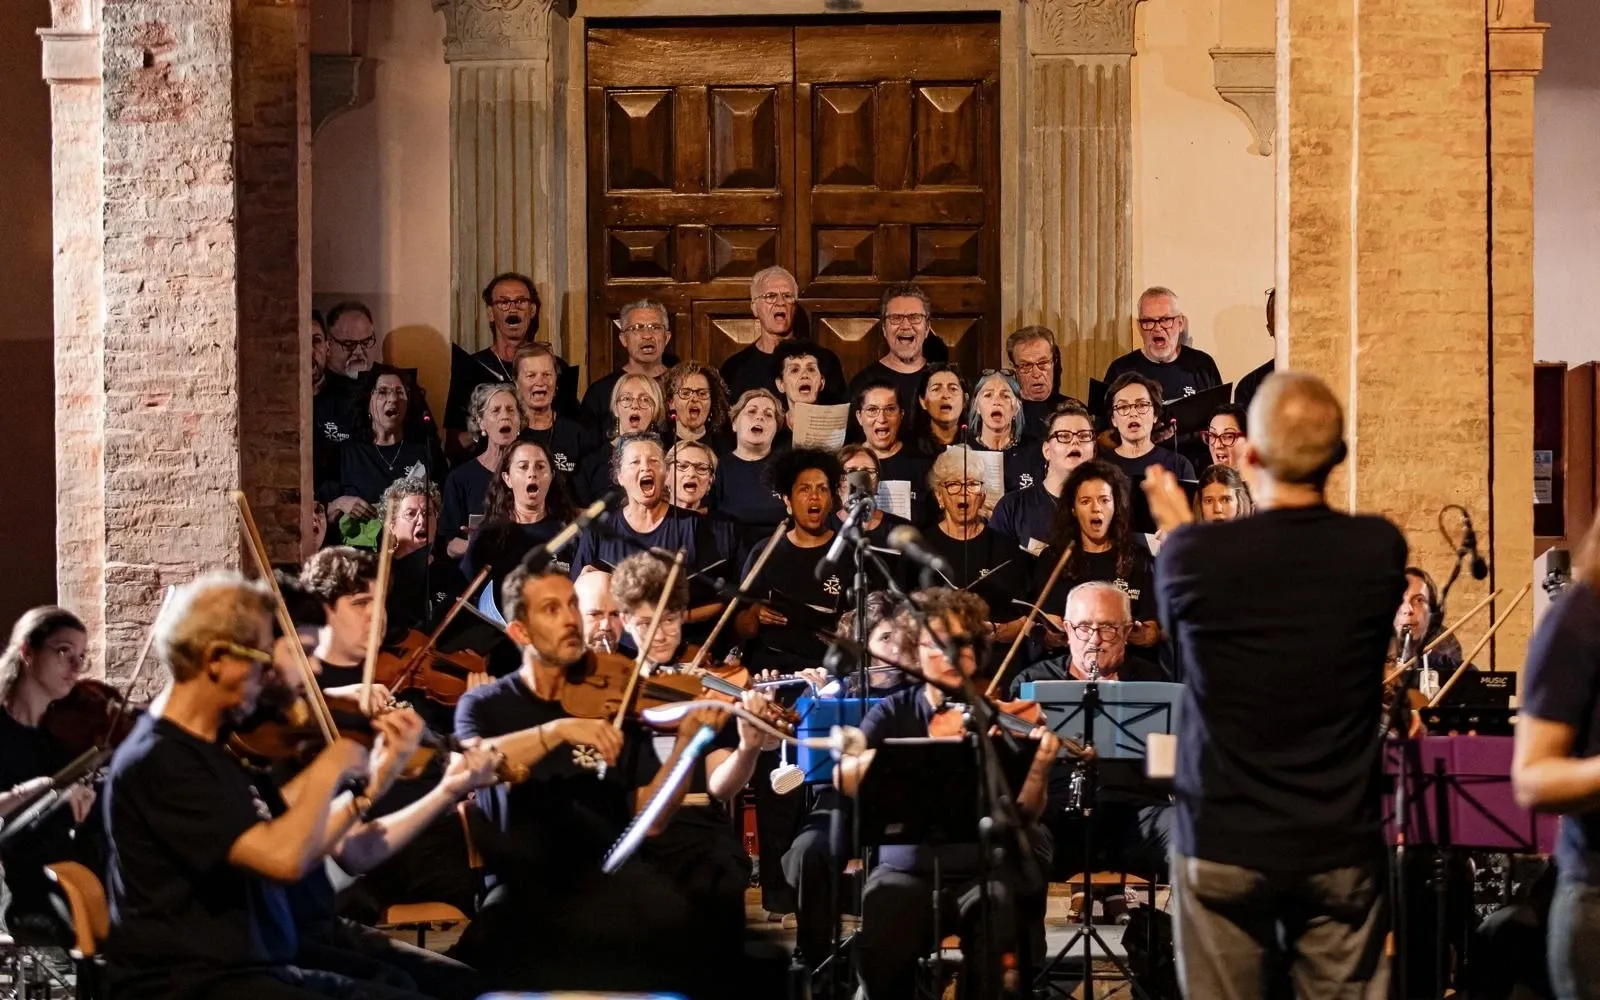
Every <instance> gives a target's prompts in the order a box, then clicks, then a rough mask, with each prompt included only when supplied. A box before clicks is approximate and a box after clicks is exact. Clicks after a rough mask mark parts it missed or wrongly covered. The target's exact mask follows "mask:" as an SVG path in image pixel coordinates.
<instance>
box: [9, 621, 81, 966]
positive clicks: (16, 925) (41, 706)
mask: <svg viewBox="0 0 1600 1000" xmlns="http://www.w3.org/2000/svg"><path fill="white" fill-rule="evenodd" d="M87 642H88V633H87V632H86V631H85V629H84V627H83V622H81V621H79V620H78V616H77V615H74V614H73V613H72V612H70V611H68V610H67V609H65V608H57V607H39V608H33V609H31V610H29V611H28V612H26V613H25V614H23V616H22V617H21V618H18V619H17V623H16V625H15V626H13V627H12V629H11V641H10V642H8V643H7V644H6V648H5V652H4V653H3V654H0V706H3V707H4V711H0V789H3V790H0V818H3V819H5V820H6V821H11V820H12V819H14V818H15V816H16V815H17V814H18V813H19V812H20V811H21V810H23V809H25V808H26V807H27V805H28V803H29V802H30V801H31V800H32V798H33V796H34V795H35V794H36V793H38V792H41V791H43V790H45V789H47V788H48V787H49V786H50V776H51V775H52V774H54V773H55V772H56V771H59V770H60V769H61V768H63V767H65V766H66V765H67V763H68V762H69V761H71V760H72V758H73V757H74V752H73V749H72V748H71V747H70V746H69V745H68V744H67V743H66V742H64V741H63V740H62V739H60V738H58V737H57V736H54V735H52V734H51V733H50V732H49V730H48V729H47V728H45V727H42V726H41V725H40V723H41V722H43V721H44V719H45V715H46V712H47V711H48V710H49V708H50V706H51V705H52V704H54V703H56V702H59V701H62V700H63V699H65V698H67V697H69V696H70V695H71V694H72V693H73V689H74V687H75V685H76V684H77V683H78V680H79V678H80V677H81V676H82V674H83V666H84V662H83V657H84V646H85V645H86V643H87ZM67 798H68V801H67V805H66V807H65V808H63V809H61V810H59V811H58V812H56V813H55V814H54V815H52V816H50V817H49V818H47V819H45V820H43V821H42V822H41V823H40V824H39V826H38V827H37V828H36V829H34V830H30V831H26V832H24V833H21V834H19V835H18V836H16V837H15V838H14V839H12V840H10V841H8V842H7V843H6V845H5V849H4V851H3V852H0V861H3V862H4V865H5V879H6V888H7V889H8V890H9V899H7V900H6V906H5V914H4V916H5V927H6V930H7V931H8V932H9V933H10V934H11V935H12V936H13V937H15V938H17V939H18V940H22V941H28V942H32V943H38V944H51V945H58V944H59V945H68V944H70V943H71V942H72V922H71V920H70V919H68V917H67V915H66V913H65V911H64V904H63V903H62V902H61V901H60V900H59V899H58V898H57V897H56V893H55V891H54V888H53V886H52V885H51V883H50V880H49V878H48V877H47V876H46V875H45V871H44V866H45V865H47V864H50V863H52V862H55V861H68V860H74V861H84V862H86V863H88V864H89V867H90V868H91V869H92V870H94V871H99V870H100V865H99V863H98V861H97V860H96V859H97V858H98V856H99V854H100V851H101V847H100V844H99V840H100V838H99V836H98V826H97V824H94V823H88V824H85V822H84V821H85V820H86V819H88V818H89V816H90V810H91V809H92V808H93V806H94V801H95V793H94V789H93V788H92V787H90V786H89V785H78V786H76V787H74V788H73V789H72V790H71V791H69V792H68V793H67Z"/></svg>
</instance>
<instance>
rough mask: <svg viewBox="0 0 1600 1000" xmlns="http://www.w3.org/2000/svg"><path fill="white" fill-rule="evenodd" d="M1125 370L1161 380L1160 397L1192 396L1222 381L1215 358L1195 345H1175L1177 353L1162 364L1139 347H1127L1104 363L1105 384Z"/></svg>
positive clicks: (1166, 398)
mask: <svg viewBox="0 0 1600 1000" xmlns="http://www.w3.org/2000/svg"><path fill="white" fill-rule="evenodd" d="M1127 372H1138V373H1139V374H1140V375H1143V376H1144V377H1145V378H1151V379H1155V380H1156V381H1157V382H1159V383H1161V390H1162V392H1161V397H1162V399H1163V401H1168V400H1175V399H1182V398H1183V397H1185V396H1193V395H1194V394H1195V393H1197V392H1201V391H1203V390H1206V389H1214V388H1216V387H1217V386H1219V385H1221V384H1222V373H1221V372H1219V371H1217V363H1216V361H1215V360H1213V359H1212V357H1211V355H1209V354H1207V353H1206V352H1205V351H1202V350H1200V349H1199V348H1198V347H1183V348H1179V349H1178V356H1177V357H1176V358H1173V359H1172V360H1171V361H1169V362H1167V363H1166V364H1162V363H1161V362H1158V361H1151V360H1150V359H1149V358H1147V357H1145V356H1144V352H1143V351H1140V350H1132V351H1129V352H1128V353H1127V354H1124V355H1123V356H1122V357H1120V358H1117V359H1116V360H1115V361H1113V362H1111V364H1109V365H1107V366H1106V379H1105V380H1106V384H1107V385H1110V384H1111V383H1112V382H1114V381H1115V380H1116V378H1117V376H1119V375H1123V374H1125V373H1127Z"/></svg>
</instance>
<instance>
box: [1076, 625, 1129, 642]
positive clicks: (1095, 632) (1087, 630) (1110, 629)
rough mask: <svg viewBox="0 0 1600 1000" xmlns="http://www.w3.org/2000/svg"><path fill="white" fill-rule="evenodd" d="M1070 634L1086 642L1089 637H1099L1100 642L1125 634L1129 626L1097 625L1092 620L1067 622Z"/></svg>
mask: <svg viewBox="0 0 1600 1000" xmlns="http://www.w3.org/2000/svg"><path fill="white" fill-rule="evenodd" d="M1068 624H1069V625H1070V626H1071V628H1072V634H1073V635H1075V636H1077V637H1078V638H1080V639H1082V640H1084V641H1085V642H1088V641H1089V640H1090V639H1099V640H1100V641H1101V642H1110V641H1112V640H1113V639H1117V638H1119V637H1121V636H1123V635H1125V634H1127V631H1128V629H1129V627H1130V626H1128V625H1126V624H1122V625H1097V624H1095V623H1094V622H1069V623H1068Z"/></svg>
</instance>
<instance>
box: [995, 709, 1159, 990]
mask: <svg viewBox="0 0 1600 1000" xmlns="http://www.w3.org/2000/svg"><path fill="white" fill-rule="evenodd" d="M1182 691H1183V685H1181V684H1170V683H1166V682H1162V681H1102V680H1088V681H1033V682H1029V683H1025V684H1023V685H1022V691H1021V694H1022V697H1023V698H1024V699H1026V700H1029V701H1037V702H1038V703H1039V706H1040V707H1041V708H1042V709H1044V713H1045V721H1046V723H1047V724H1048V725H1049V727H1050V729H1051V730H1052V731H1053V732H1055V733H1057V734H1058V735H1062V736H1069V737H1071V738H1073V739H1076V740H1077V741H1078V742H1079V743H1082V744H1083V746H1084V748H1085V749H1087V750H1091V751H1093V753H1090V754H1088V755H1087V756H1086V758H1080V759H1079V761H1078V764H1077V770H1076V771H1075V772H1074V774H1073V780H1072V798H1073V802H1072V803H1071V805H1069V806H1068V810H1069V811H1075V812H1077V813H1078V814H1079V816H1080V817H1081V818H1082V820H1083V857H1084V864H1085V865H1086V866H1087V867H1088V868H1089V869H1090V870H1086V871H1085V872H1084V886H1083V907H1082V908H1081V909H1080V910H1079V911H1078V930H1077V932H1076V933H1074V934H1073V935H1072V937H1071V938H1070V939H1069V940H1068V941H1067V943H1066V944H1064V945H1062V946H1061V950H1060V951H1058V952H1056V954H1055V955H1054V957H1052V958H1051V959H1050V961H1049V962H1048V963H1047V964H1046V965H1045V967H1044V968H1043V969H1041V970H1039V975H1038V977H1037V978H1036V979H1035V983H1034V985H1035V986H1036V987H1038V986H1043V987H1044V988H1046V989H1048V990H1051V991H1059V992H1062V993H1063V994H1064V995H1067V996H1070V995H1071V994H1070V992H1068V991H1065V990H1062V989H1061V988H1060V987H1059V986H1056V985H1055V984H1054V983H1052V982H1050V973H1051V971H1052V970H1054V969H1055V967H1056V966H1057V965H1059V964H1061V962H1062V960H1064V959H1065V958H1066V957H1067V956H1068V955H1069V954H1071V952H1072V949H1073V948H1074V947H1075V946H1076V945H1077V944H1078V942H1079V941H1082V942H1083V978H1082V985H1083V992H1082V998H1083V1000H1094V945H1095V944H1099V945H1100V951H1101V953H1102V954H1104V955H1105V957H1106V958H1107V959H1109V960H1110V961H1111V963H1112V964H1113V965H1115V966H1116V967H1117V970H1118V971H1119V972H1121V973H1122V975H1123V977H1124V978H1125V979H1126V980H1127V982H1128V985H1129V987H1131V988H1132V990H1133V993H1134V995H1135V996H1137V997H1140V998H1141V1000H1150V994H1149V993H1148V992H1147V991H1146V990H1145V988H1144V987H1143V986H1142V985H1141V984H1140V983H1139V982H1138V980H1137V979H1136V978H1135V977H1134V975H1133V970H1132V969H1130V968H1128V964H1127V963H1126V962H1125V961H1123V960H1122V959H1120V958H1118V957H1117V956H1116V955H1115V954H1114V953H1113V952H1112V951H1111V946H1110V945H1109V944H1107V943H1106V940H1105V938H1103V937H1101V936H1100V932H1099V931H1097V930H1095V927H1094V892H1093V888H1094V880H1093V878H1092V877H1091V876H1092V874H1093V872H1092V868H1093V865H1094V857H1095V853H1094V823H1093V821H1092V816H1093V814H1094V809H1095V798H1096V797H1097V795H1098V790H1099V785H1100V773H1099V770H1100V766H1099V761H1100V758H1102V757H1104V758H1106V759H1127V758H1139V757H1144V756H1146V744H1147V742H1148V740H1149V737H1150V736H1151V734H1153V733H1171V732H1173V731H1174V729H1175V728H1176V722H1177V716H1178V705H1179V698H1180V696H1181V693H1182ZM1074 727H1075V728H1074ZM1150 891H1151V893H1152V899H1151V903H1152V905H1154V892H1155V886H1154V884H1152V885H1151V889H1150Z"/></svg>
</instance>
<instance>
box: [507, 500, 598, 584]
mask: <svg viewBox="0 0 1600 1000" xmlns="http://www.w3.org/2000/svg"><path fill="white" fill-rule="evenodd" d="M613 493H614V491H608V492H607V493H606V495H605V496H603V497H601V498H600V499H598V500H596V501H595V502H594V503H592V504H590V505H589V506H587V507H585V508H584V509H583V510H581V511H579V512H578V516H577V517H575V518H573V519H572V523H571V524H569V525H567V526H566V527H565V528H562V529H561V530H560V531H558V532H556V536H555V537H554V538H552V539H550V540H549V541H548V542H546V543H544V544H543V545H541V546H539V547H538V548H536V549H534V550H533V551H532V552H529V553H528V554H527V555H525V556H523V557H522V565H523V566H524V567H526V568H527V570H528V572H530V573H537V572H539V571H540V570H542V569H544V568H545V567H546V566H548V565H550V563H551V562H553V561H554V560H555V557H556V553H557V552H560V551H561V550H562V549H563V548H565V547H566V545H567V543H568V542H570V541H572V540H573V539H574V538H576V537H578V532H580V531H582V530H583V529H584V528H587V527H588V526H589V525H590V524H591V523H593V522H594V521H595V519H597V518H599V517H600V516H601V515H602V514H604V513H605V512H606V507H607V506H608V505H609V504H610V502H611V499H612V496H613Z"/></svg>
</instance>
